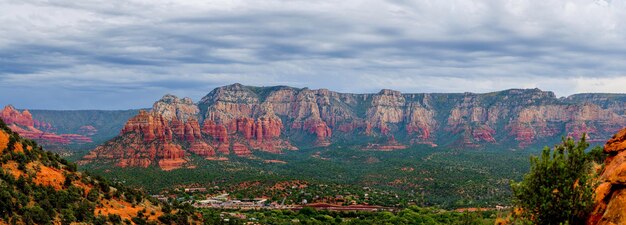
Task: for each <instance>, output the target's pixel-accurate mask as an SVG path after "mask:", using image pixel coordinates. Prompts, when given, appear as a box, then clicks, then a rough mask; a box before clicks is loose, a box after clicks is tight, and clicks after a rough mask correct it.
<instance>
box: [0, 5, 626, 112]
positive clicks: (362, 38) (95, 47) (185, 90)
mask: <svg viewBox="0 0 626 225" xmlns="http://www.w3.org/2000/svg"><path fill="white" fill-rule="evenodd" d="M235 82H239V83H242V84H246V85H258V86H269V85H290V86H295V87H309V88H328V89H331V90H336V91H340V92H357V93H362V92H377V91H378V90H380V89H382V88H390V89H395V90H399V91H402V92H413V93H417V92H467V91H469V92H489V91H496V90H502V89H508V88H535V87H538V88H541V89H543V90H550V91H554V92H555V93H556V94H557V96H567V95H570V94H573V93H580V92H617V93H626V3H625V2H624V1H606V0H570V1H564V0H536V1H525V0H493V1H457V0H449V1H441V0H433V1H401V0H387V1H377V0H341V1H337V0H328V1H325V0H322V1H311V0H285V1H278V0H249V1H238V0H214V1H205V0H203V1H182V0H176V1H165V0H120V1H114V0H108V1H75V0H55V1H44V0H40V1H37V0H15V1H13V0H0V105H5V104H13V105H15V106H16V107H18V108H32V109H128V108H143V107H149V106H151V104H152V103H153V102H154V101H156V100H158V99H159V98H160V97H161V96H163V95H164V94H166V93H172V94H176V95H179V96H181V97H182V96H188V97H191V98H193V99H194V101H198V100H199V99H200V98H201V97H202V96H204V95H205V94H207V93H208V92H209V91H211V90H212V89H213V88H215V87H217V86H222V85H227V84H231V83H235Z"/></svg>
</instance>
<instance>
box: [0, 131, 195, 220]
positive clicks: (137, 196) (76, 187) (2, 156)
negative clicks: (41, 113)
mask: <svg viewBox="0 0 626 225" xmlns="http://www.w3.org/2000/svg"><path fill="white" fill-rule="evenodd" d="M0 130H1V131H3V132H4V133H6V134H8V136H9V141H8V145H7V147H6V148H5V149H0V223H9V224H53V223H54V224H56V223H59V222H60V223H61V224H71V223H74V222H79V223H86V224H107V223H108V224H121V223H122V219H121V217H120V216H119V215H116V214H109V215H102V214H99V213H96V208H97V207H101V206H103V203H104V201H106V200H111V199H115V200H119V201H125V202H128V203H130V204H133V205H139V204H141V205H152V206H155V207H156V206H157V205H158V204H159V203H158V202H157V201H155V200H153V199H151V198H148V197H147V196H146V195H145V194H144V193H143V192H141V191H138V190H135V189H131V188H127V187H125V186H123V185H121V184H119V183H111V182H109V181H107V180H106V179H104V178H102V177H100V176H90V175H88V174H84V173H78V172H76V168H77V166H76V164H74V163H71V162H68V161H67V160H65V159H63V158H61V157H60V156H59V155H58V154H55V153H52V152H48V151H44V150H43V149H42V148H41V146H39V145H37V143H35V142H34V141H32V140H28V139H23V138H21V137H20V136H19V135H18V134H17V133H14V132H12V131H11V130H10V129H9V128H8V127H7V126H6V124H5V123H4V122H2V120H0ZM3 135H4V134H3ZM17 146H21V147H17ZM11 164H17V166H16V168H15V167H13V168H12V167H11V166H10V165H11ZM43 169H47V170H49V171H55V172H54V173H59V174H60V173H62V177H63V178H64V179H65V180H64V181H63V182H62V185H61V184H59V183H57V184H58V185H54V184H50V183H48V182H53V183H54V182H58V181H57V180H55V179H56V178H54V179H53V178H50V179H49V180H44V181H43V182H42V181H38V179H47V178H42V177H41V176H42V175H40V174H39V173H40V172H41V170H43ZM16 174H17V175H16ZM43 176H45V175H43ZM85 187H89V188H85ZM163 207H169V206H163ZM174 207H178V206H174ZM186 207H189V206H186ZM144 209H145V208H144ZM177 209H178V208H177ZM191 212H192V213H193V212H195V210H192V211H191ZM162 217H165V218H174V219H173V220H172V221H182V219H181V218H184V219H185V221H187V220H190V219H191V220H193V219H194V215H191V214H190V213H189V211H188V210H185V209H184V206H180V209H178V210H176V213H171V210H170V211H169V212H166V213H164V215H163V216H162ZM132 219H133V221H135V220H137V221H139V222H135V223H136V224H154V221H153V222H147V215H144V214H140V215H137V216H136V217H134V218H132ZM166 224H188V222H185V223H181V222H175V223H166Z"/></svg>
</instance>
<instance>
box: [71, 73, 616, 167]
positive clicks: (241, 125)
mask: <svg viewBox="0 0 626 225" xmlns="http://www.w3.org/2000/svg"><path fill="white" fill-rule="evenodd" d="M625 103H626V98H625V97H623V95H604V94H583V95H574V96H570V97H568V98H556V96H555V95H554V94H553V93H552V92H546V91H541V90H539V89H525V90H524V89H511V90H505V91H501V92H493V93H485V94H474V93H461V94H403V93H400V92H398V91H393V90H381V91H380V92H378V93H376V94H349V93H338V92H333V91H329V90H326V89H319V90H310V89H307V88H303V89H299V88H292V87H286V86H276V87H250V86H244V85H241V84H233V85H229V86H224V87H219V88H216V89H214V90H213V91H211V92H210V93H209V94H208V95H206V96H205V97H203V98H202V99H201V100H200V101H199V102H198V103H196V104H194V103H193V102H192V101H191V99H188V98H184V99H179V98H177V97H175V96H172V95H166V96H164V97H163V99H161V100H159V101H158V102H156V103H155V104H154V106H153V108H152V110H151V111H150V112H147V111H144V112H141V113H140V114H139V115H137V116H136V117H134V118H133V119H131V120H129V121H128V122H127V124H126V125H125V128H124V129H123V130H122V132H121V134H120V136H119V137H117V138H115V139H114V140H112V141H110V142H107V143H105V144H104V145H102V146H101V147H99V148H97V149H96V150H94V151H93V152H92V153H91V154H89V155H88V156H87V157H86V158H85V161H83V162H85V163H87V162H91V161H98V160H100V159H102V160H105V161H113V162H115V163H116V164H117V165H119V166H143V167H145V166H148V165H160V166H161V167H162V168H164V169H173V168H178V167H181V166H183V165H185V162H187V161H188V157H189V156H190V155H191V154H195V155H199V156H202V157H205V158H208V159H215V158H216V157H224V156H227V155H238V156H251V155H253V152H254V151H266V152H272V153H280V152H282V151H284V150H295V149H297V148H296V147H294V145H295V146H300V147H306V146H328V145H330V144H332V143H335V142H342V143H348V144H352V145H358V146H362V148H363V149H365V150H398V149H403V148H406V147H407V146H410V145H420V144H425V145H430V146H437V145H446V146H450V147H458V148H467V147H473V148H476V147H483V146H487V145H502V146H516V148H525V147H527V146H529V145H532V144H536V143H541V142H544V141H550V140H554V139H557V138H560V137H562V136H572V137H576V138H578V137H580V136H581V135H582V134H583V133H587V134H588V135H589V136H590V139H591V141H592V142H593V141H603V140H606V139H607V138H608V137H610V135H611V134H613V133H615V132H617V131H618V130H619V129H620V128H621V127H623V126H626V116H625V115H624V108H625V106H624V105H625Z"/></svg>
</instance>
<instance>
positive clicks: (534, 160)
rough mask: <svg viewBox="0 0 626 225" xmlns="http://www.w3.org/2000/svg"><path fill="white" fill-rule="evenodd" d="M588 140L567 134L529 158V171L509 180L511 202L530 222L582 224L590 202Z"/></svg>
mask: <svg viewBox="0 0 626 225" xmlns="http://www.w3.org/2000/svg"><path fill="white" fill-rule="evenodd" d="M587 147H589V144H587V142H586V141H585V137H584V135H583V137H582V138H581V139H580V141H579V142H575V141H574V140H572V139H570V138H568V139H563V142H562V143H561V144H559V145H557V146H555V147H554V148H553V149H550V148H548V147H545V148H544V149H543V152H542V154H541V156H540V157H536V156H532V157H531V158H530V164H531V165H530V172H529V173H528V174H526V175H525V177H524V179H523V180H522V181H521V182H519V183H512V185H511V187H512V189H513V195H514V199H513V203H514V204H515V205H516V207H518V208H520V209H522V217H523V219H525V220H529V221H530V222H532V223H533V224H560V223H567V224H572V225H575V224H584V221H585V218H586V217H587V215H588V214H589V212H590V211H591V209H592V208H591V207H592V205H593V194H594V184H593V181H592V171H591V162H592V157H590V156H589V155H587V154H585V149H586V148H587Z"/></svg>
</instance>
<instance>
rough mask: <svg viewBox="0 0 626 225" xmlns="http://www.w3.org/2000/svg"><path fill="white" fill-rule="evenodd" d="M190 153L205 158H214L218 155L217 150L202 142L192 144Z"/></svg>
mask: <svg viewBox="0 0 626 225" xmlns="http://www.w3.org/2000/svg"><path fill="white" fill-rule="evenodd" d="M189 151H191V152H193V153H194V154H196V155H199V156H204V157H213V156H215V155H216V154H215V148H213V147H212V146H211V145H208V144H207V143H206V142H204V141H200V140H197V141H194V142H193V144H191V147H190V148H189Z"/></svg>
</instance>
